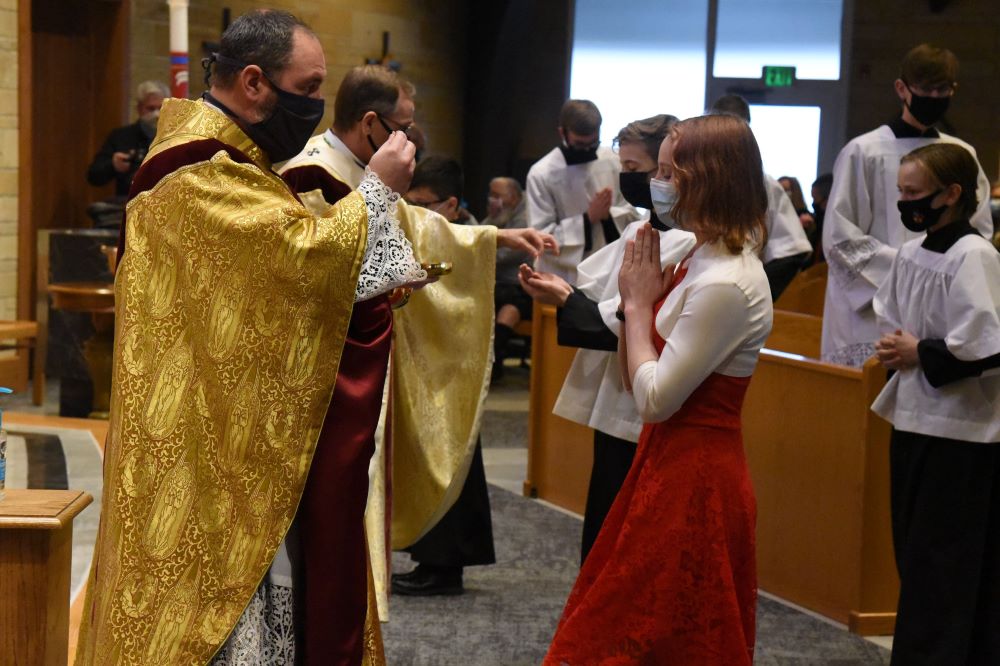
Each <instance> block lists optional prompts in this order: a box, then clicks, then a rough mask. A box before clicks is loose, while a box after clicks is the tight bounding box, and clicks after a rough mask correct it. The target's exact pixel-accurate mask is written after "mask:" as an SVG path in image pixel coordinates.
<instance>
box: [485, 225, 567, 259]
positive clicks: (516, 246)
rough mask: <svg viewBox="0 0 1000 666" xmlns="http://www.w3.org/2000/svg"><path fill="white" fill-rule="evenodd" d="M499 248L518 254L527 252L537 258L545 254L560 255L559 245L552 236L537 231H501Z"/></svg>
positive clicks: (498, 237)
mask: <svg viewBox="0 0 1000 666" xmlns="http://www.w3.org/2000/svg"><path fill="white" fill-rule="evenodd" d="M497 247H506V248H510V249H511V250H517V251H518V252H527V253H528V254H530V255H531V256H533V257H537V256H538V255H540V254H541V253H543V252H548V253H549V254H559V243H558V242H556V239H555V237H554V236H553V235H552V234H547V233H545V232H544V231H538V230H536V229H499V230H498V231H497Z"/></svg>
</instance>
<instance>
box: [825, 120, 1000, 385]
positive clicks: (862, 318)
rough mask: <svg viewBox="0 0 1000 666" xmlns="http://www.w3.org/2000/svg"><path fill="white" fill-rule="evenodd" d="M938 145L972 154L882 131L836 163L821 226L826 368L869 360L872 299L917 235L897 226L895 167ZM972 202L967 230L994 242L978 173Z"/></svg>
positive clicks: (873, 334) (856, 142) (873, 336)
mask: <svg viewBox="0 0 1000 666" xmlns="http://www.w3.org/2000/svg"><path fill="white" fill-rule="evenodd" d="M938 141H946V142H950V143H957V144H959V145H960V146H962V147H964V148H966V149H967V150H968V151H969V152H970V153H972V155H973V156H975V154H976V152H975V150H974V149H973V148H972V146H970V145H969V144H967V143H965V142H964V141H961V140H960V139H957V138H955V137H952V136H948V135H946V134H941V135H940V138H936V139H935V138H902V139H897V138H896V135H895V134H893V131H892V129H890V128H889V126H888V125H883V126H881V127H879V128H878V129H876V130H873V131H871V132H868V133H867V134H862V135H861V136H859V137H857V138H855V139H853V140H852V141H851V142H849V143H848V144H847V145H846V146H844V148H843V150H841V151H840V154H839V155H838V156H837V161H836V163H835V164H834V167H833V188H832V189H831V191H830V199H829V202H828V204H827V209H826V217H825V219H824V223H823V252H824V254H825V256H826V260H827V262H828V264H829V278H828V279H827V283H826V302H825V305H824V310H823V345H822V358H823V359H824V360H825V361H828V362H831V363H839V364H842V365H851V366H860V365H862V364H863V363H864V362H865V359H867V358H868V357H869V356H871V355H872V353H873V349H874V344H875V341H876V340H877V338H878V330H877V328H876V325H875V312H874V310H872V298H873V297H874V296H875V291H876V290H877V289H878V288H879V286H881V284H882V282H883V281H884V280H885V277H886V275H888V273H889V269H890V267H891V266H892V260H893V259H894V258H895V256H896V252H897V250H898V249H899V248H900V247H902V245H903V243H905V242H906V241H908V240H910V239H913V238H917V237H918V236H922V235H923V234H916V233H913V232H910V231H907V230H906V228H905V227H904V226H903V223H902V222H901V220H900V215H899V210H898V208H897V207H896V203H897V202H898V201H899V192H898V190H897V183H896V178H897V175H898V173H899V159H900V158H901V157H902V156H903V155H905V154H907V153H909V152H910V151H912V150H914V149H916V148H919V147H920V146H926V145H927V144H930V143H935V142H938ZM976 195H977V196H978V198H979V207H978V209H977V210H976V213H975V215H973V217H972V219H971V224H972V226H973V227H975V228H976V230H978V231H979V232H980V233H981V234H983V235H984V236H992V234H993V220H992V218H991V216H990V208H989V182H988V181H987V179H986V175H985V174H984V173H983V170H982V168H980V170H979V182H978V187H977V188H976Z"/></svg>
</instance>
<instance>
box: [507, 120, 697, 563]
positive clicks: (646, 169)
mask: <svg viewBox="0 0 1000 666" xmlns="http://www.w3.org/2000/svg"><path fill="white" fill-rule="evenodd" d="M676 122H677V118H676V117H674V116H671V115H667V114H660V115H657V116H653V117H652V118H645V119H643V120H636V121H634V122H631V123H629V124H628V125H626V126H625V127H623V128H622V130H621V131H620V132H619V133H618V136H617V137H616V138H615V143H616V144H617V146H618V158H619V160H620V162H621V173H620V175H619V185H620V188H621V192H622V195H623V196H624V197H625V200H626V201H628V202H629V203H630V204H632V205H633V206H635V207H637V208H642V209H646V210H648V211H650V212H649V217H648V218H647V219H644V220H641V221H639V222H633V223H631V224H629V225H628V226H627V227H626V228H625V230H624V232H623V233H622V236H621V238H619V239H618V240H616V241H614V242H613V243H611V244H610V245H605V246H604V247H602V248H601V249H600V250H598V251H596V252H595V253H594V254H592V255H591V256H590V257H588V258H587V259H585V260H584V261H583V263H581V264H580V265H579V266H578V267H577V269H578V274H577V286H576V287H572V286H570V284H569V283H567V282H566V281H565V280H563V279H562V278H560V277H559V276H557V275H554V274H552V273H545V272H541V271H534V270H532V269H531V268H529V267H528V266H527V265H522V266H521V272H520V275H519V278H520V281H521V284H522V285H523V287H524V290H525V291H526V292H527V293H528V294H529V295H530V296H532V297H533V298H534V299H535V300H537V301H539V302H542V303H548V304H549V305H555V306H558V307H559V311H558V315H557V317H558V319H557V321H558V340H559V344H561V345H566V346H570V347H579V348H580V350H579V351H578V352H577V353H576V358H574V359H573V365H572V366H570V370H569V373H568V374H567V375H566V382H565V383H564V384H563V388H562V391H561V392H560V393H559V398H558V400H556V404H555V407H554V408H553V410H552V411H553V413H555V414H556V415H558V416H561V417H563V418H565V419H568V420H570V421H573V422H575V423H579V424H581V425H585V426H588V427H590V428H593V429H594V463H593V467H592V469H591V473H590V485H589V487H588V489H587V504H586V508H585V509H584V514H583V536H582V539H581V549H580V561H581V562H582V561H584V560H586V559H587V553H588V552H589V551H590V548H591V546H593V545H594V541H595V540H596V539H597V535H598V533H599V532H600V531H601V526H602V525H603V524H604V519H605V517H606V516H607V515H608V511H609V510H610V509H611V505H612V503H614V501H615V497H617V496H618V491H619V490H620V489H621V487H622V483H624V482H625V477H626V476H627V475H628V471H629V469H631V467H632V459H633V457H634V456H635V443H636V442H638V441H639V433H640V432H642V419H641V418H639V412H638V411H637V410H636V407H635V400H634V399H633V398H632V396H631V395H630V394H629V393H628V392H627V391H625V389H624V388H623V386H622V379H621V378H622V371H621V366H620V365H619V363H618V354H617V350H618V336H619V334H620V333H621V322H620V321H619V320H618V319H617V317H616V316H615V313H616V312H617V311H618V309H619V305H620V304H621V297H620V296H619V295H618V271H619V270H620V269H621V265H622V258H623V256H624V254H625V246H626V243H627V242H628V241H629V240H632V239H634V238H635V233H636V231H637V230H638V229H639V228H640V227H642V225H643V224H645V223H646V222H649V223H650V224H652V226H653V228H654V229H656V230H657V231H658V232H659V235H660V260H661V261H662V262H663V265H667V264H676V263H679V262H680V260H681V259H683V258H684V257H685V256H686V255H687V253H688V252H690V251H691V249H692V248H693V247H694V242H695V240H694V234H692V233H690V232H687V231H681V230H680V229H676V228H672V227H674V226H675V224H674V221H673V218H671V217H670V206H669V204H668V203H667V201H666V193H665V191H664V190H665V188H663V187H662V186H663V185H664V184H665V183H664V182H663V181H652V180H651V179H652V177H653V174H655V173H656V170H657V165H656V158H657V154H658V153H659V150H660V144H661V143H662V142H663V140H664V139H665V138H666V136H667V134H668V132H669V131H670V128H671V127H672V126H673V125H674V123H676ZM654 189H655V192H654V191H653V190H654Z"/></svg>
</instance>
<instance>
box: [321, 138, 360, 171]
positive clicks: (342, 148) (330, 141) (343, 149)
mask: <svg viewBox="0 0 1000 666" xmlns="http://www.w3.org/2000/svg"><path fill="white" fill-rule="evenodd" d="M323 140H324V141H326V145H328V146H330V147H331V148H333V149H334V150H336V151H337V152H339V153H344V154H345V155H348V156H349V157H350V158H351V159H352V160H354V163H355V164H357V165H358V167H359V168H360V169H361V170H362V171H364V169H365V166H366V165H365V163H364V162H362V161H361V160H359V159H358V156H357V155H355V154H354V152H353V151H352V150H351V149H350V148H348V147H347V144H346V143H344V142H343V141H342V140H341V139H340V137H339V136H337V135H336V134H334V133H333V130H332V129H328V130H326V131H325V132H323Z"/></svg>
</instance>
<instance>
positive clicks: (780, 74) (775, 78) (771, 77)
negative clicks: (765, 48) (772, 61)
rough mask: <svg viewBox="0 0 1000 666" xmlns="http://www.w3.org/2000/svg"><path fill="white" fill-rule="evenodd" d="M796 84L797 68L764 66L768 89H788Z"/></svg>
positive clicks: (765, 82)
mask: <svg viewBox="0 0 1000 666" xmlns="http://www.w3.org/2000/svg"><path fill="white" fill-rule="evenodd" d="M793 83H795V68H794V67H782V66H777V65H764V85H765V86H767V87H768V88H787V87H789V86H790V85H792V84H793Z"/></svg>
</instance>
